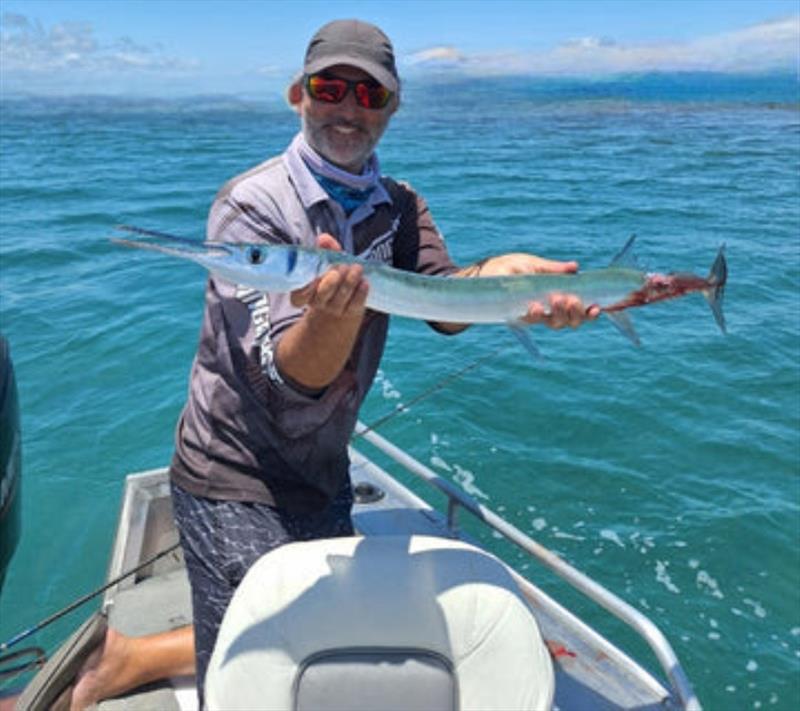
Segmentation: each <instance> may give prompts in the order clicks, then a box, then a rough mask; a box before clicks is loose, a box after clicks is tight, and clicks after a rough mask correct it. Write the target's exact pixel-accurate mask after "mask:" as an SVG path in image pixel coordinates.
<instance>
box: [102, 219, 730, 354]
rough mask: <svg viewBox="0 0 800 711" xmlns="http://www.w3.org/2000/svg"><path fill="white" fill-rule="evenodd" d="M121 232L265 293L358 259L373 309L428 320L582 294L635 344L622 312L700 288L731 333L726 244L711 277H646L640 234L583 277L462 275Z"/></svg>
mask: <svg viewBox="0 0 800 711" xmlns="http://www.w3.org/2000/svg"><path fill="white" fill-rule="evenodd" d="M121 229H125V230H127V231H131V232H135V233H141V234H146V235H148V236H151V237H157V238H160V239H161V240H162V243H157V242H154V241H151V240H148V241H144V240H121V239H119V240H115V241H116V242H119V243H121V244H124V245H126V246H129V247H136V248H140V249H150V250H155V251H158V252H162V253H165V254H170V255H172V256H176V257H180V258H182V259H189V260H192V261H194V262H197V263H198V264H201V265H202V266H204V267H205V268H206V269H208V270H209V271H210V272H211V273H212V274H214V275H216V276H218V277H221V278H223V279H226V280H228V281H231V282H233V283H235V284H239V285H241V286H246V287H249V288H251V289H255V290H258V291H264V292H270V291H273V292H275V291H293V290H295V289H299V288H301V287H303V286H306V285H307V284H309V283H311V281H313V280H314V279H315V278H317V277H318V276H320V275H321V274H323V273H324V272H325V271H327V270H328V269H329V268H331V267H332V266H335V265H337V264H353V263H358V264H361V265H362V267H363V269H364V275H365V277H366V279H367V282H368V283H369V294H368V296H367V306H368V307H369V308H371V309H374V310H376V311H382V312H384V313H388V314H395V315H398V316H406V317H409V318H415V319H422V320H425V321H434V322H437V321H438V322H447V323H464V324H470V323H473V324H478V323H484V324H488V323H503V324H509V325H516V324H518V323H519V322H520V319H522V317H523V316H524V315H525V313H526V312H527V310H528V306H529V304H530V303H531V302H532V301H539V302H542V303H545V304H546V303H547V302H548V298H549V296H550V295H551V294H553V293H568V294H574V295H576V296H578V297H579V298H580V299H581V301H582V302H583V303H584V304H586V305H587V306H589V305H592V304H596V305H598V306H599V307H600V308H601V310H602V311H604V312H605V313H606V314H608V315H609V316H610V317H611V318H612V320H613V321H614V323H615V325H617V326H618V327H620V328H621V330H623V332H624V333H625V334H626V335H627V336H629V337H630V338H632V339H633V340H634V341H636V340H637V339H636V337H635V333H634V332H633V329H632V326H631V325H630V323H629V322H628V320H627V317H626V316H625V315H624V314H623V313H622V312H623V311H624V310H625V309H628V308H631V307H634V306H643V305H645V304H648V303H653V302H655V301H662V300H664V299H669V298H675V297H678V296H683V295H684V294H687V293H691V292H693V291H700V292H701V293H703V295H704V296H705V297H706V298H707V299H708V301H709V303H710V304H711V306H712V310H713V311H714V315H715V317H716V318H717V322H718V323H719V325H720V327H721V328H722V329H723V330H724V321H723V320H722V310H721V302H722V295H723V289H724V285H725V281H726V279H727V265H726V262H725V256H724V248H720V251H719V254H718V255H717V259H716V261H715V262H714V266H713V267H712V270H711V273H710V274H709V275H708V276H707V277H699V276H694V275H690V274H647V273H645V272H643V271H641V270H639V269H637V268H635V266H634V262H633V258H632V245H633V241H634V238H631V239H630V240H629V241H628V243H627V244H626V245H625V247H624V248H623V250H622V251H621V252H620V254H618V255H617V257H616V258H615V260H614V261H613V262H612V265H611V266H610V267H608V268H606V269H598V270H590V271H586V272H581V273H578V274H523V275H513V276H496V277H494V276H493V277H482V278H469V279H466V278H465V279H461V278H448V277H443V276H427V275H423V274H417V273H414V272H408V271H403V270H400V269H394V268H392V267H389V266H387V265H385V264H380V263H377V262H370V261H365V260H362V259H359V258H357V257H353V256H351V255H348V254H345V253H343V252H333V251H327V250H317V249H306V248H303V247H298V246H295V245H273V244H231V243H222V242H206V243H197V242H192V241H191V240H184V239H182V238H177V237H173V236H171V235H166V234H164V233H158V232H152V231H150V230H143V229H141V228H135V227H128V226H123V227H121ZM165 240H166V243H164V241H165Z"/></svg>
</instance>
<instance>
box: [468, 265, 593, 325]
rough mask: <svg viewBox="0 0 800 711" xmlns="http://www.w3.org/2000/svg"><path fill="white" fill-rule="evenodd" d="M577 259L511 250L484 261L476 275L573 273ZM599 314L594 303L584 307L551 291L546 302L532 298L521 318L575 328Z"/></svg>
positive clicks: (569, 295) (575, 299)
mask: <svg viewBox="0 0 800 711" xmlns="http://www.w3.org/2000/svg"><path fill="white" fill-rule="evenodd" d="M577 271H578V263H577V262H557V261H553V260H551V259H542V258H541V257H537V256H536V255H533V254H524V253H522V252H515V253H512V254H502V255H500V256H498V257H492V258H491V259H489V260H487V261H486V262H485V263H484V264H483V266H482V267H481V269H480V274H479V275H476V276H481V277H484V276H508V275H512V274H575V273H576V272H577ZM599 315H600V307H599V306H597V305H596V304H590V305H589V306H586V305H585V304H584V303H583V302H582V301H581V299H580V298H579V297H578V296H576V295H575V294H569V293H560V292H554V293H552V294H550V296H549V298H548V303H547V304H542V303H541V302H539V301H532V302H531V303H530V304H529V305H528V312H527V313H526V314H525V316H524V317H523V318H522V320H523V321H524V322H525V323H530V324H534V323H541V324H543V325H545V326H548V327H549V328H554V329H560V328H564V327H565V326H569V327H571V328H578V326H580V325H581V324H582V323H584V322H585V321H594V319H596V318H597V317H598V316H599Z"/></svg>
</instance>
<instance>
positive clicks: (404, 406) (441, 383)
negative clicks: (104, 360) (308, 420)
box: [0, 345, 508, 662]
mask: <svg viewBox="0 0 800 711" xmlns="http://www.w3.org/2000/svg"><path fill="white" fill-rule="evenodd" d="M507 348H508V346H506V345H503V346H500V347H499V348H496V349H494V350H493V351H491V352H490V353H488V354H486V355H483V356H481V357H480V358H478V359H476V360H474V361H472V362H471V363H469V364H467V365H465V366H464V367H463V368H461V369H460V370H456V371H454V372H452V373H448V374H447V375H445V376H444V377H443V378H441V379H439V380H437V381H436V382H435V383H434V384H433V385H431V386H430V387H429V388H427V389H425V390H423V391H422V392H421V393H419V394H418V395H416V396H414V397H413V398H411V400H409V401H408V402H406V403H399V404H398V405H397V406H396V407H395V409H394V410H391V411H390V412H387V413H386V414H385V415H382V416H381V417H379V418H378V419H376V420H374V421H373V422H372V423H370V424H369V425H367V426H366V427H365V428H363V429H361V430H359V431H358V433H356V434H353V436H352V437H351V438H350V439H351V441H353V440H356V439H359V438H360V437H363V436H364V435H366V434H367V433H368V432H374V431H375V430H376V429H378V427H382V426H383V425H385V424H386V423H387V422H389V421H390V420H392V419H394V418H395V417H397V415H399V414H401V413H403V412H407V411H408V410H409V408H410V407H411V406H412V405H416V404H417V403H418V402H422V401H423V400H425V399H427V398H429V397H430V396H431V395H433V394H434V393H436V392H438V391H439V390H441V389H442V388H444V387H445V386H446V385H448V384H449V383H452V382H453V381H455V380H458V379H459V378H461V377H463V376H464V375H466V374H467V373H469V372H471V371H473V370H476V369H477V368H479V367H480V366H482V365H483V364H484V363H486V362H487V361H489V360H492V359H493V358H495V357H496V356H498V355H500V353H502V352H503V351H504V350H506V349H507ZM179 546H180V543H179V542H178V543H175V544H173V545H171V546H169V547H168V548H165V549H164V550H162V551H161V552H160V553H156V554H155V555H154V556H153V557H152V558H148V559H147V560H146V561H144V562H143V563H140V564H139V565H137V566H136V567H135V568H131V569H130V570H128V571H126V572H124V573H122V575H120V576H119V577H117V578H114V580H112V581H110V582H108V583H106V584H105V585H103V586H101V587H99V588H97V589H96V590H93V591H92V592H89V593H87V594H86V595H83V596H82V597H80V598H78V599H77V600H75V601H74V602H72V603H70V604H69V605H67V606H66V607H64V608H63V609H61V610H59V611H58V612H55V613H53V614H52V615H50V616H49V617H46V618H45V619H43V620H42V621H41V622H38V623H37V624H35V625H33V627H29V628H28V629H26V630H23V631H22V632H20V633H18V634H16V635H14V636H13V637H12V638H11V639H9V640H8V641H7V642H3V643H2V644H0V654H3V653H4V652H6V650H8V649H10V648H11V647H13V646H15V645H16V644H18V643H19V642H21V641H22V640H24V639H27V638H28V637H30V636H31V635H33V634H36V633H37V632H39V631H41V630H42V629H44V628H45V627H47V626H48V625H50V624H52V623H53V622H55V621H56V620H59V619H61V618H62V617H64V615H67V614H69V613H70V612H72V611H73V610H75V609H77V608H78V607H80V606H81V605H84V604H86V603H87V602H89V601H90V600H93V599H94V598H96V597H97V596H98V595H100V594H101V593H104V592H105V591H106V590H108V589H109V588H110V587H113V586H114V585H116V584H117V583H120V582H122V581H123V580H125V579H126V578H129V577H130V576H131V575H135V574H136V573H138V572H139V571H140V570H142V569H143V568H146V567H147V566H148V565H151V564H152V563H155V562H156V561H157V560H160V559H161V558H163V557H164V556H166V555H169V554H170V553H172V552H173V551H174V550H176V549H177V548H178V547H179ZM2 661H6V660H5V658H4V657H0V662H2Z"/></svg>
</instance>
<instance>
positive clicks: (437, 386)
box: [350, 345, 508, 441]
mask: <svg viewBox="0 0 800 711" xmlns="http://www.w3.org/2000/svg"><path fill="white" fill-rule="evenodd" d="M507 348H508V346H507V345H503V346H500V347H499V348H496V349H495V350H493V351H492V352H491V353H488V354H487V355H484V356H481V357H480V358H478V359H477V360H475V361H473V362H472V363H470V364H468V365H465V366H464V367H463V368H461V370H457V371H455V372H453V373H448V374H447V375H445V376H444V377H443V378H442V379H441V380H437V381H436V382H435V383H434V384H433V385H431V386H430V387H429V388H428V389H427V390H423V391H422V392H421V393H419V395H416V396H415V397H413V398H411V400H409V401H408V402H406V403H403V402H401V403H399V404H398V405H397V406H396V407H395V409H394V410H392V411H391V412H387V413H386V414H385V415H382V416H381V417H379V418H378V419H377V420H374V421H373V422H372V423H371V424H369V425H367V426H366V427H365V428H364V429H361V430H359V431H358V432H357V433H356V434H354V435H353V436H352V437H351V438H350V440H351V441H352V440H354V439H358V438H359V437H363V436H364V435H365V434H367V433H368V432H372V431H373V430H376V429H378V427H381V426H382V425H384V424H386V423H387V422H388V421H389V420H391V419H392V418H394V417H397V415H399V414H400V413H401V412H406V411H407V410H408V409H409V408H410V407H411V406H412V405H416V404H417V403H418V402H421V401H422V400H425V399H426V398H428V397H430V396H431V395H433V393H435V392H437V391H439V390H441V389H442V388H443V387H444V386H445V385H447V384H448V383H451V382H453V381H454V380H458V378H460V377H462V376H463V375H466V374H467V373H469V372H470V371H472V370H475V369H476V368H479V367H480V366H482V365H483V364H484V363H486V362H487V361H489V360H492V359H493V358H495V357H496V356H498V355H500V354H501V353H502V352H503V351H504V350H506V349H507Z"/></svg>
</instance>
